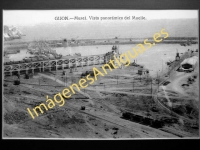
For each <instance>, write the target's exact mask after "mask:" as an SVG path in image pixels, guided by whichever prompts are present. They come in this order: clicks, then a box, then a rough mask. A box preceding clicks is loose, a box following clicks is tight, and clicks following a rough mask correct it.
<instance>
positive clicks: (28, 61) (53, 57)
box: [4, 55, 62, 65]
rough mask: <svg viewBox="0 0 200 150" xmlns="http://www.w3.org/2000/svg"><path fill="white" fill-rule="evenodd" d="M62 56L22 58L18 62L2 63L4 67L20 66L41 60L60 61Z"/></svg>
mask: <svg viewBox="0 0 200 150" xmlns="http://www.w3.org/2000/svg"><path fill="white" fill-rule="evenodd" d="M61 58H62V55H57V56H50V57H47V56H34V57H29V58H24V59H23V60H20V61H10V62H4V65H12V64H21V63H30V62H37V61H43V60H54V59H61Z"/></svg>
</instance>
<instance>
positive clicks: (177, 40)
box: [4, 37, 198, 50]
mask: <svg viewBox="0 0 200 150" xmlns="http://www.w3.org/2000/svg"><path fill="white" fill-rule="evenodd" d="M148 39H149V42H153V38H148ZM187 40H192V42H193V43H192V44H197V43H198V38H197V37H170V38H168V39H164V40H163V41H162V44H181V43H185V42H187ZM46 41H47V42H48V43H49V44H50V46H52V47H65V44H64V41H63V40H46ZM143 41H144V38H113V39H78V40H76V41H75V42H74V43H73V42H72V41H71V40H69V41H68V47H75V46H90V45H91V46H92V45H125V44H139V43H141V42H143ZM29 43H31V41H30V42H24V41H23V42H19V41H18V42H16V41H4V50H16V49H26V48H28V45H29ZM158 44H160V43H158Z"/></svg>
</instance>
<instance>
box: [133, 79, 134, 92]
mask: <svg viewBox="0 0 200 150" xmlns="http://www.w3.org/2000/svg"><path fill="white" fill-rule="evenodd" d="M133 92H134V77H133Z"/></svg>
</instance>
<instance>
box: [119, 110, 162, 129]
mask: <svg viewBox="0 0 200 150" xmlns="http://www.w3.org/2000/svg"><path fill="white" fill-rule="evenodd" d="M121 118H123V119H126V120H130V121H133V122H138V123H140V124H144V125H149V126H151V127H154V128H162V127H163V126H164V121H163V120H159V119H153V118H150V117H145V116H141V115H138V114H133V113H130V112H123V113H122V117H121Z"/></svg>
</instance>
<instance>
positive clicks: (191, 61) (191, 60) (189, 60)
mask: <svg viewBox="0 0 200 150" xmlns="http://www.w3.org/2000/svg"><path fill="white" fill-rule="evenodd" d="M197 60H198V57H197V56H193V57H190V58H187V59H185V60H184V61H183V62H182V63H181V65H183V64H190V65H195V64H196V62H197Z"/></svg>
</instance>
